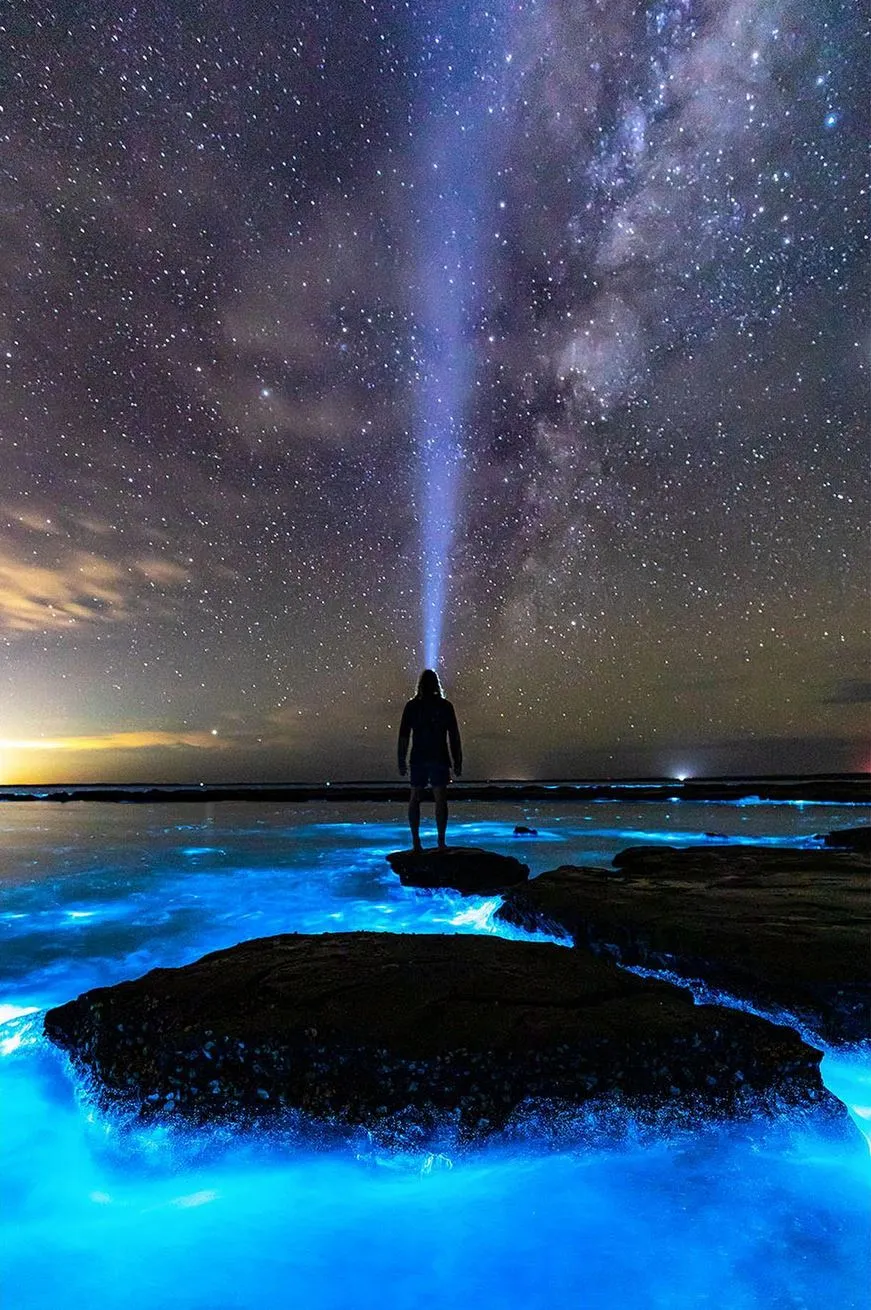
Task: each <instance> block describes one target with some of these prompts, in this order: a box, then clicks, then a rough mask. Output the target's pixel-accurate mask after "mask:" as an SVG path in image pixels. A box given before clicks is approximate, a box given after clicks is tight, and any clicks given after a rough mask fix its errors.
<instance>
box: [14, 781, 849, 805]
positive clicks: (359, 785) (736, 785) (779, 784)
mask: <svg viewBox="0 0 871 1310" xmlns="http://www.w3.org/2000/svg"><path fill="white" fill-rule="evenodd" d="M451 797H452V800H454V801H463V800H468V801H518V802H520V801H523V802H536V803H539V804H550V803H551V802H561V801H582V802H594V801H626V800H631V801H632V803H633V804H635V803H639V802H647V801H650V802H658V803H662V802H663V801H673V800H679V801H695V802H708V803H711V802H717V803H730V804H735V803H738V802H742V801H744V802H747V801H751V802H752V801H774V802H780V803H791V804H795V805H799V804H803V803H806V802H817V803H823V802H824V803H827V804H833V805H838V804H843V805H867V804H869V803H871V776H869V775H867V774H847V775H836V776H822V777H812V778H779V777H775V778H691V779H686V780H683V781H681V780H680V779H677V778H650V779H639V780H631V779H626V780H620V779H609V780H607V781H601V782H589V781H586V782H585V781H580V782H553V783H546V782H510V781H507V782H487V781H482V782H454V783H452V784H451ZM407 799H408V786H407V784H405V783H402V782H399V781H397V782H393V783H377V782H336V783H331V782H326V783H318V784H314V785H301V784H298V783H287V784H283V783H282V784H273V785H265V786H264V785H262V784H259V783H258V784H238V785H236V784H232V783H197V784H194V785H186V786H185V785H179V784H169V783H167V784H154V785H135V786H134V785H124V784H112V785H106V786H100V785H95V784H88V785H82V786H76V785H69V786H58V785H53V786H47V787H39V786H25V785H20V786H6V787H0V802H2V801H18V802H21V801H28V802H29V801H46V802H54V803H58V802H60V803H62V804H66V803H69V802H71V801H98V802H101V803H104V804H105V803H107V802H108V803H114V804H122V805H142V804H146V805H154V804H158V803H168V802H171V803H173V804H202V803H204V802H208V803H209V804H211V803H213V802H215V801H250V802H252V803H253V802H265V803H270V804H282V805H285V804H294V803H301V804H308V803H311V802H313V801H341V802H347V801H385V802H387V801H389V802H390V803H392V804H396V803H402V802H405V801H406V800H407Z"/></svg>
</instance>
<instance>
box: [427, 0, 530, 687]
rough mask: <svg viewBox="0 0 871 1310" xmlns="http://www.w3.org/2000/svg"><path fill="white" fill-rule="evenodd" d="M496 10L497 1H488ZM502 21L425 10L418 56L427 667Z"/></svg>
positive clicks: (432, 649)
mask: <svg viewBox="0 0 871 1310" xmlns="http://www.w3.org/2000/svg"><path fill="white" fill-rule="evenodd" d="M494 8H495V9H498V8H500V6H499V5H497V6H495V7H494ZM503 46H504V33H503V31H502V24H501V23H500V20H499V18H498V15H496V14H495V13H494V12H493V11H488V12H487V13H485V14H483V15H481V14H476V12H475V7H474V5H471V4H470V5H455V4H454V5H451V4H447V3H443V4H438V5H434V6H433V7H432V9H431V10H430V11H429V13H428V16H427V20H426V34H425V38H424V50H423V55H422V58H421V66H422V75H421V84H422V85H423V87H424V88H425V91H424V92H423V94H422V95H421V97H420V102H419V105H418V110H419V113H420V115H421V118H422V124H421V127H420V133H419V150H420V155H419V169H418V177H419V181H418V183H417V184H416V194H417V205H416V210H415V216H414V222H415V264H416V279H415V288H414V315H415V321H416V331H415V343H414V344H415V361H416V378H417V384H416V394H415V403H414V447H415V453H416V458H417V463H418V468H417V474H418V476H417V487H416V495H417V517H418V522H419V524H420V550H421V583H422V587H421V597H422V609H423V655H424V661H425V663H426V664H427V666H428V667H431V668H432V667H435V666H436V664H437V663H438V659H439V655H440V652H441V645H442V634H443V630H444V625H445V618H446V612H447V610H448V606H449V585H450V578H451V555H452V551H453V544H454V533H455V526H456V522H457V514H458V509H459V504H460V497H461V481H462V470H463V463H464V458H465V449H466V447H465V437H464V432H465V425H466V423H467V421H468V418H469V398H470V394H471V388H472V384H473V380H474V366H475V359H474V341H473V337H472V333H473V329H474V319H475V315H476V311H477V310H478V307H479V304H480V300H481V293H482V287H483V278H482V270H481V261H482V252H483V242H482V222H483V219H484V217H485V214H486V212H487V206H488V204H489V203H492V195H491V193H492V181H493V174H494V159H495V158H496V155H497V153H498V147H497V144H496V136H495V133H496V131H497V130H498V120H499V118H500V116H501V111H503V110H504V94H505V78H504V75H503V73H502V70H503V68H505V67H507V66H508V65H509V64H510V61H511V55H510V51H505V50H504V49H503Z"/></svg>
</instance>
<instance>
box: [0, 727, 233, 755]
mask: <svg viewBox="0 0 871 1310" xmlns="http://www.w3.org/2000/svg"><path fill="white" fill-rule="evenodd" d="M229 744H230V743H229V742H228V741H227V740H226V739H222V738H221V737H220V736H217V735H215V734H214V733H212V732H185V731H171V730H168V729H161V728H157V729H150V730H144V731H140V732H135V731H134V732H100V733H91V734H86V735H83V736H79V737H76V736H71V737H34V738H30V739H26V738H25V739H23V740H17V741H15V740H0V748H2V749H5V750H16V751H139V750H153V749H155V747H157V748H167V747H178V746H187V747H191V748H193V749H196V750H224V749H226V748H227V746H228V745H229Z"/></svg>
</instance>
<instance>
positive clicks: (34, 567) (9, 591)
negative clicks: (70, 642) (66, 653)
mask: <svg viewBox="0 0 871 1310" xmlns="http://www.w3.org/2000/svg"><path fill="white" fill-rule="evenodd" d="M123 579H124V570H123V569H122V568H121V566H120V565H118V564H113V563H110V562H109V561H108V560H105V559H102V558H101V557H100V556H98V555H93V554H90V553H89V552H83V551H76V552H74V553H72V554H71V555H70V556H69V557H68V558H67V559H66V560H64V561H62V562H61V563H58V564H55V565H52V566H49V565H40V564H29V563H26V562H23V561H22V560H20V559H16V558H14V557H13V556H12V555H9V554H6V553H0V629H3V628H5V629H6V630H7V631H11V632H44V631H46V630H56V629H59V628H67V627H69V626H70V625H71V624H75V623H106V622H109V621H110V620H113V619H119V618H126V617H127V610H126V604H125V595H124V588H123V586H122V583H123Z"/></svg>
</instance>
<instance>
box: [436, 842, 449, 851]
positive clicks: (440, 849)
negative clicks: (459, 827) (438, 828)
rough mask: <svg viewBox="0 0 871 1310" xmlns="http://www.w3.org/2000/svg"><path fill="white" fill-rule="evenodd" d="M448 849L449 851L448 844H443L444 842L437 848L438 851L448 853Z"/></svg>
mask: <svg viewBox="0 0 871 1310" xmlns="http://www.w3.org/2000/svg"><path fill="white" fill-rule="evenodd" d="M447 849H448V844H447V842H443V841H440V842H439V844H438V846H437V847H436V850H437V851H446V850H447Z"/></svg>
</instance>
